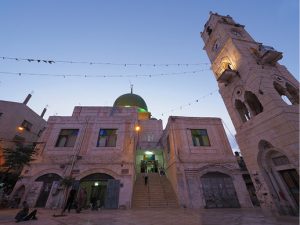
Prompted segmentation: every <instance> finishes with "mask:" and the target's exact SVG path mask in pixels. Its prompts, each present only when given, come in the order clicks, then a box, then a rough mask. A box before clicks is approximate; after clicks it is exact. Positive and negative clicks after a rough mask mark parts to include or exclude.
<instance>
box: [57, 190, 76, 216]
mask: <svg viewBox="0 0 300 225" xmlns="http://www.w3.org/2000/svg"><path fill="white" fill-rule="evenodd" d="M75 197H76V190H75V189H72V190H71V191H70V193H69V197H68V200H67V203H66V206H65V208H64V209H63V211H62V212H61V214H63V213H64V212H65V211H66V209H68V212H70V210H71V207H72V205H73V203H74V200H75Z"/></svg>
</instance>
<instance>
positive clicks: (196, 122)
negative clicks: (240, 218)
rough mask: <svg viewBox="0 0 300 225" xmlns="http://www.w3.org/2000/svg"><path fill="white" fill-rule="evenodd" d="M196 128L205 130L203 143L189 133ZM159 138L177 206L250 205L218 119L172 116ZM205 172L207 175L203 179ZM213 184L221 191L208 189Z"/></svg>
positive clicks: (240, 174)
mask: <svg viewBox="0 0 300 225" xmlns="http://www.w3.org/2000/svg"><path fill="white" fill-rule="evenodd" d="M199 129H201V130H202V131H204V132H205V131H206V132H207V135H208V141H207V143H196V142H195V140H196V139H195V137H193V133H194V132H196V131H197V130H199ZM163 141H164V146H165V158H166V168H165V169H166V171H168V178H169V179H170V181H171V183H172V185H173V188H174V189H175V192H176V193H177V196H178V200H179V204H180V205H181V206H183V207H188V208H204V207H206V208H215V207H220V208H222V207H239V206H240V207H252V204H251V201H250V198H249V193H248V191H247V189H246V186H245V184H244V181H243V178H242V173H241V170H240V168H239V166H238V164H237V161H236V159H235V157H234V156H233V154H232V150H231V147H230V145H229V142H228V139H227V137H226V134H225V131H224V128H223V125H222V122H221V119H219V118H199V117H175V116H172V117H170V118H169V120H168V124H167V126H166V129H165V132H164V136H163ZM205 175H210V177H208V178H207V179H206V180H205V178H204V176H205ZM218 175H220V179H219V177H218ZM223 178H225V179H227V178H228V181H229V183H228V184H225V183H223V180H222V179H223ZM214 182H215V183H214ZM231 184H233V185H232V186H231V187H230V188H227V187H228V186H226V185H231ZM205 185H206V187H204V186H205ZM216 186H219V187H220V188H221V189H222V193H221V192H220V193H217V191H218V190H216V189H215V190H214V191H215V192H214V191H213V192H214V193H213V192H210V191H209V190H208V189H211V190H212V189H214V187H216ZM229 189H230V190H229ZM226 192H227V193H226ZM229 192H230V194H229ZM221 198H223V200H222V199H221ZM224 199H226V201H227V202H230V201H235V200H237V204H235V203H234V202H233V204H232V205H226V203H225V200H224Z"/></svg>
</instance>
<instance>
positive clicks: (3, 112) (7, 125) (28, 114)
mask: <svg viewBox="0 0 300 225" xmlns="http://www.w3.org/2000/svg"><path fill="white" fill-rule="evenodd" d="M30 98H31V94H29V95H28V96H27V98H26V99H25V100H24V102H23V103H20V102H10V101H3V100H0V127H1V129H0V168H1V166H3V163H4V157H3V151H2V149H4V148H14V147H15V146H16V145H32V144H34V142H36V141H37V139H38V138H39V136H40V135H41V134H42V132H43V130H44V129H45V127H46V121H45V120H44V119H43V116H44V114H45V112H46V109H44V110H43V112H42V114H41V115H38V114H37V113H36V112H34V111H33V110H32V109H31V108H30V107H28V105H27V103H28V101H29V100H30Z"/></svg>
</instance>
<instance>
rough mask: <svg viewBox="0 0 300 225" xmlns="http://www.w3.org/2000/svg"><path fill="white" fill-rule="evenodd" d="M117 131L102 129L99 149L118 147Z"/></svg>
mask: <svg viewBox="0 0 300 225" xmlns="http://www.w3.org/2000/svg"><path fill="white" fill-rule="evenodd" d="M116 143H117V129H100V131H99V136H98V141H97V147H116Z"/></svg>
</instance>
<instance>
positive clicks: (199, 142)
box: [191, 129, 210, 146]
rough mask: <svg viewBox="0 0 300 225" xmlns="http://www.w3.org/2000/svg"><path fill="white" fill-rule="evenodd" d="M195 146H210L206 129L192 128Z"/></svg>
mask: <svg viewBox="0 0 300 225" xmlns="http://www.w3.org/2000/svg"><path fill="white" fill-rule="evenodd" d="M191 134H192V139H193V145H194V146H210V141H209V138H208V134H207V130H206V129H191Z"/></svg>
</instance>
